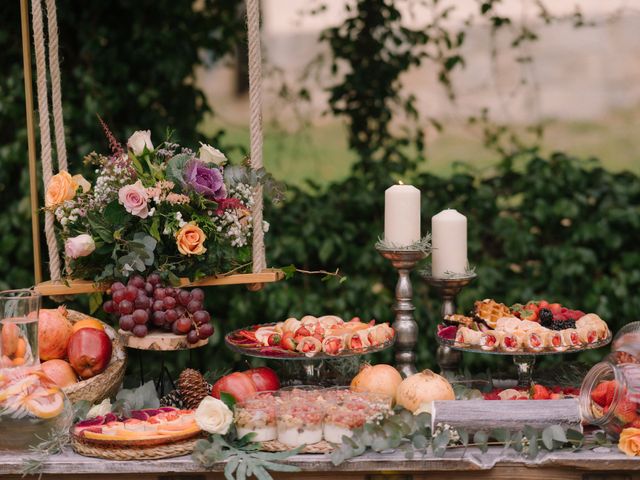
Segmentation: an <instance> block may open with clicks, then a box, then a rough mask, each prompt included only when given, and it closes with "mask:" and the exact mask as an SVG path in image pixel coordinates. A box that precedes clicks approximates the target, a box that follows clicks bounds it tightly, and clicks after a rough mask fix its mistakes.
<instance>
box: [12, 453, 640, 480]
mask: <svg viewBox="0 0 640 480" xmlns="http://www.w3.org/2000/svg"><path fill="white" fill-rule="evenodd" d="M25 457H28V453H26V452H0V475H19V473H20V468H21V467H22V461H23V459H24V458H25ZM287 463H290V464H293V465H297V466H299V467H300V468H301V469H302V470H303V473H297V474H291V475H290V476H288V477H286V478H292V479H293V478H313V477H314V475H317V476H318V478H322V477H323V476H324V475H321V474H323V473H324V474H326V475H329V476H330V475H331V474H333V476H334V478H336V477H339V478H343V475H344V478H351V475H348V474H353V473H362V472H369V473H379V474H395V473H398V474H401V473H407V474H410V475H415V479H418V478H419V479H423V480H424V479H427V478H434V479H442V478H447V479H450V478H469V479H472V478H500V479H507V478H520V476H519V475H516V473H515V472H516V471H518V472H519V473H522V472H525V471H528V472H531V473H530V474H529V475H523V476H522V478H523V479H528V478H538V477H537V476H534V473H533V472H540V477H544V478H546V479H548V480H550V479H556V478H576V476H575V472H581V475H584V473H585V472H603V474H609V473H611V472H616V471H630V470H635V471H638V472H640V458H631V457H627V456H626V455H624V454H623V453H621V452H619V451H618V450H617V449H612V450H611V451H608V452H594V451H590V450H587V451H579V452H549V453H542V454H541V455H539V456H538V458H537V459H536V460H534V461H529V460H526V459H524V458H523V457H522V456H519V455H517V454H514V453H513V452H511V453H508V454H507V455H505V454H504V453H503V449H502V448H501V447H491V448H489V451H488V452H487V453H485V454H483V453H481V452H480V450H479V449H477V448H469V449H467V450H466V451H464V450H463V449H450V450H448V451H447V452H446V454H445V456H444V458H434V457H433V456H432V455H431V454H428V455H426V456H422V455H421V454H417V455H415V457H414V458H413V459H411V460H407V459H406V457H405V454H404V452H403V451H392V452H389V453H383V454H382V453H367V454H365V455H362V456H360V457H357V458H354V459H352V460H350V461H348V462H345V463H343V464H342V465H340V466H338V467H335V466H334V465H333V464H332V463H331V461H330V459H329V456H327V455H297V456H295V457H293V458H292V459H290V460H289V461H287ZM224 466H225V464H224V463H220V464H216V465H214V466H213V468H211V469H209V470H206V469H204V468H203V467H200V466H199V465H197V464H195V463H194V462H193V461H192V460H191V457H190V456H184V457H176V458H167V459H162V460H153V461H151V460H144V461H112V460H101V459H97V458H89V457H82V456H80V455H76V454H75V453H73V452H72V451H71V450H70V449H69V450H66V451H65V452H64V453H62V454H61V455H54V456H51V457H50V458H49V459H48V460H47V462H46V464H45V466H44V472H43V473H45V474H52V475H61V476H66V475H65V474H73V475H75V476H76V477H75V478H87V476H88V475H91V476H98V475H111V476H113V477H116V476H120V478H133V476H134V475H136V476H138V475H152V474H157V475H159V476H160V475H162V474H164V475H175V474H181V475H187V474H204V473H207V472H221V471H222V470H223V469H224ZM503 467H504V468H503ZM491 469H496V470H497V472H502V474H501V476H497V477H493V476H492V475H489V474H488V473H485V472H488V471H490V470H491ZM507 469H509V470H507ZM507 471H511V472H512V475H511V477H509V476H508V475H507V474H506V473H505V472H507ZM547 471H549V472H559V471H564V472H569V474H568V475H566V476H565V477H562V476H558V475H557V474H555V475H552V476H548V475H546V474H545V472H547ZM336 472H341V473H340V474H339V475H336ZM418 472H419V473H418ZM428 472H433V473H432V474H431V473H428ZM437 472H447V473H446V474H438V473H437ZM464 472H468V473H470V474H471V475H462V474H463V473H464ZM347 475H348V476H347ZM363 477H364V476H363ZM363 477H357V476H356V477H355V478H363ZM216 478H221V477H216ZM274 478H280V476H279V475H275V476H274ZM577 478H579V477H577ZM583 478H584V477H583ZM598 478H603V477H598Z"/></svg>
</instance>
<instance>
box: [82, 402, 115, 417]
mask: <svg viewBox="0 0 640 480" xmlns="http://www.w3.org/2000/svg"><path fill="white" fill-rule="evenodd" d="M107 413H111V400H109V399H108V398H105V399H104V400H103V401H102V403H98V404H97V405H94V406H93V407H91V408H90V409H89V411H88V412H87V418H95V417H103V416H105V415H106V414H107Z"/></svg>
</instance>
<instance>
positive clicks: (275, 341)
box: [267, 333, 282, 347]
mask: <svg viewBox="0 0 640 480" xmlns="http://www.w3.org/2000/svg"><path fill="white" fill-rule="evenodd" d="M281 339H282V337H281V336H280V334H279V333H272V334H271V335H269V337H268V338H267V343H268V344H269V346H270V347H277V346H278V345H279V344H280V340H281Z"/></svg>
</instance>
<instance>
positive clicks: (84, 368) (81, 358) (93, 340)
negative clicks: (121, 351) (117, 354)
mask: <svg viewBox="0 0 640 480" xmlns="http://www.w3.org/2000/svg"><path fill="white" fill-rule="evenodd" d="M111 350H112V346H111V340H110V339H109V336H108V335H107V334H106V333H105V332H104V331H102V330H97V329H95V328H81V329H80V330H78V331H77V332H76V333H74V334H73V335H71V339H70V340H69V346H68V348H67V354H68V357H69V363H70V364H71V366H72V367H73V369H74V370H75V371H76V373H77V374H78V375H79V376H80V378H84V379H86V378H91V377H93V376H95V375H98V374H99V373H102V372H103V371H104V369H105V368H107V365H109V360H111Z"/></svg>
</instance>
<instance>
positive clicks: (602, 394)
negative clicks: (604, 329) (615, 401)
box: [591, 382, 611, 407]
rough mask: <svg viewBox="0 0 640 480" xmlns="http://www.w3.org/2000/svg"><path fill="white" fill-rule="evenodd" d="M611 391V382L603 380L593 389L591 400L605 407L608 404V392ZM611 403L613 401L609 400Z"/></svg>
mask: <svg viewBox="0 0 640 480" xmlns="http://www.w3.org/2000/svg"><path fill="white" fill-rule="evenodd" d="M608 392H609V382H602V383H600V384H599V385H597V386H596V388H594V389H593V390H591V400H593V401H594V402H595V403H597V404H598V405H600V406H601V407H604V406H606V405H607V393H608ZM609 404H611V402H609Z"/></svg>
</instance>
